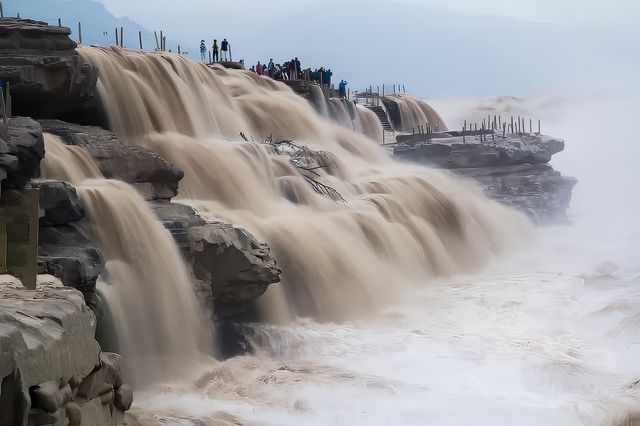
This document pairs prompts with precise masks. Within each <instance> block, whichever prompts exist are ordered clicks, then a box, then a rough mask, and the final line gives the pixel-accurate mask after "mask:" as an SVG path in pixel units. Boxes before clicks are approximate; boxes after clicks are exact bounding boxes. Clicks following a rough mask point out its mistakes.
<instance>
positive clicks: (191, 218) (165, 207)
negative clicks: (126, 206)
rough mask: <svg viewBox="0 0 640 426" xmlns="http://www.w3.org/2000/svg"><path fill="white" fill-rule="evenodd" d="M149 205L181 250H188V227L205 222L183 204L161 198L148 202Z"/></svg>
mask: <svg viewBox="0 0 640 426" xmlns="http://www.w3.org/2000/svg"><path fill="white" fill-rule="evenodd" d="M149 207H150V208H151V210H152V211H153V212H154V213H155V215H156V217H157V218H158V220H159V221H160V222H162V224H163V225H164V227H165V228H166V229H167V230H169V232H171V235H172V236H173V238H174V239H175V240H176V243H177V244H178V246H179V247H180V248H181V249H182V250H185V249H186V250H187V251H188V249H189V248H190V242H189V237H188V231H189V228H193V227H196V226H203V225H205V224H206V223H207V222H206V221H205V220H204V219H203V218H202V217H201V216H199V215H198V214H197V213H196V211H195V210H194V209H193V208H191V207H189V206H186V205H184V204H179V203H170V202H168V201H165V200H161V201H151V202H149Z"/></svg>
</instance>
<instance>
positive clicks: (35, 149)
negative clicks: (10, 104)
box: [0, 117, 44, 194]
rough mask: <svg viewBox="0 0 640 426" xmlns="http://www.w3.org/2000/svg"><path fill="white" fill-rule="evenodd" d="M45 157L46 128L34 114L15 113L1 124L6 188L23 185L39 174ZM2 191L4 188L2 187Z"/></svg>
mask: <svg viewBox="0 0 640 426" xmlns="http://www.w3.org/2000/svg"><path fill="white" fill-rule="evenodd" d="M43 158H44V140H43V138H42V129H41V127H40V124H38V122H37V121H35V120H32V119H30V118H24V117H14V118H12V119H11V120H9V123H8V125H7V126H4V125H2V124H0V184H1V187H2V189H15V188H22V187H24V186H25V185H26V183H27V182H28V181H29V180H30V179H32V178H34V177H36V176H37V174H38V167H39V166H40V161H41V160H42V159H43ZM0 194H1V190H0Z"/></svg>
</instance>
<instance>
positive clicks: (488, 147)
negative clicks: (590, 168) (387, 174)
mask: <svg viewBox="0 0 640 426" xmlns="http://www.w3.org/2000/svg"><path fill="white" fill-rule="evenodd" d="M476 133H477V132H476ZM397 139H398V145H397V146H396V147H395V148H394V150H393V154H394V156H395V157H397V158H399V159H402V160H409V161H415V162H419V163H423V164H428V165H430V166H435V167H439V168H444V169H449V170H452V171H453V172H454V173H456V174H458V175H461V176H466V177H469V178H472V179H474V180H475V181H477V182H478V183H480V184H481V185H482V187H483V188H484V191H485V193H486V194H487V195H488V196H489V197H491V198H493V199H495V200H497V201H499V202H501V203H503V204H506V205H509V206H511V207H514V208H517V209H519V210H521V211H523V212H525V213H526V214H527V215H529V217H531V218H532V219H533V220H534V221H535V222H536V223H539V224H550V223H557V222H563V221H566V212H567V209H568V208H569V204H570V202H571V191H572V190H573V187H574V186H575V185H576V183H577V181H576V180H575V179H573V178H570V177H565V176H562V175H561V174H560V173H559V172H557V171H555V170H554V169H553V168H552V167H551V166H550V165H548V164H547V163H548V162H549V161H550V160H551V157H552V156H553V155H554V154H557V153H559V152H561V151H562V150H563V149H564V141H563V140H561V139H557V138H551V137H548V136H544V135H535V134H510V135H505V137H504V138H503V137H502V135H495V134H494V135H491V134H490V133H489V134H487V135H485V136H484V137H483V138H481V137H480V136H479V135H477V136H473V135H468V136H466V137H464V138H463V137H462V136H459V135H458V134H457V133H456V132H451V133H445V134H437V135H435V138H432V139H429V140H426V139H425V135H422V134H420V135H418V134H416V135H401V136H398V138H397Z"/></svg>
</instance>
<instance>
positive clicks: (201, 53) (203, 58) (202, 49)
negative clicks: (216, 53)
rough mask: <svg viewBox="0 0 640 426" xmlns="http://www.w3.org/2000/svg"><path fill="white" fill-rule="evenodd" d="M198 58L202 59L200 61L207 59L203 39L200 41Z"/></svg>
mask: <svg viewBox="0 0 640 426" xmlns="http://www.w3.org/2000/svg"><path fill="white" fill-rule="evenodd" d="M200 59H202V62H204V61H205V60H206V59H207V45H206V44H205V43H204V40H202V41H201V42H200Z"/></svg>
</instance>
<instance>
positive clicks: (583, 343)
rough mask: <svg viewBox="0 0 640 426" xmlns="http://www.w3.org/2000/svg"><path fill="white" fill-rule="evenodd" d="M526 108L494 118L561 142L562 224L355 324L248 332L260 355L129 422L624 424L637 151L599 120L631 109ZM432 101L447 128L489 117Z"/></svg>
mask: <svg viewBox="0 0 640 426" xmlns="http://www.w3.org/2000/svg"><path fill="white" fill-rule="evenodd" d="M522 102H523V101H522V100H520V101H518V102H517V103H516V104H515V105H514V104H513V103H508V105H507V109H506V111H511V112H512V113H515V114H518V113H519V112H522V114H523V115H524V114H526V113H531V112H532V111H535V112H538V113H541V114H542V116H543V117H544V119H545V120H544V121H543V125H544V123H546V125H548V126H549V128H548V129H547V131H548V132H549V133H553V134H560V135H563V136H565V137H566V141H567V146H568V149H567V152H566V153H564V154H563V155H562V156H560V157H559V158H558V159H557V160H556V161H555V165H556V166H557V167H558V168H560V169H561V170H562V171H563V172H565V173H566V174H568V175H574V176H577V177H578V178H579V179H580V183H579V185H578V187H576V190H575V192H574V200H573V208H572V210H571V212H570V213H571V221H572V224H571V225H570V226H562V227H550V228H542V229H539V230H537V231H535V232H534V233H533V234H532V235H531V236H530V237H529V239H528V240H527V241H526V243H525V245H524V246H522V247H520V248H519V249H518V250H515V251H513V252H511V253H510V254H508V255H506V256H504V257H502V258H501V259H499V260H497V261H495V262H493V263H492V264H491V265H489V266H488V267H487V268H486V269H485V270H483V271H482V272H480V273H477V274H473V275H462V276H457V277H455V278H450V279H441V280H438V281H436V282H434V281H433V280H430V281H429V282H428V283H426V282H425V283H421V284H423V285H420V286H418V287H419V288H416V289H415V290H414V291H413V292H412V293H411V294H410V295H408V296H407V297H406V299H405V300H404V301H402V302H400V303H397V304H395V305H394V306H392V307H389V308H387V309H384V310H382V311H381V312H379V313H378V314H377V315H375V316H374V317H372V318H367V319H366V320H360V321H352V322H348V323H344V322H341V323H322V324H321V323H317V322H314V321H311V320H299V321H297V322H295V323H294V324H291V325H288V326H280V327H276V326H270V325H255V326H254V331H255V338H254V344H255V347H256V349H257V355H255V356H246V357H239V358H234V359H231V360H227V361H224V362H221V363H215V364H212V365H210V366H203V371H202V374H201V375H200V376H199V377H198V378H196V379H194V380H193V381H190V382H185V383H183V384H173V385H167V386H163V387H158V388H155V389H153V390H152V391H150V392H147V393H145V394H144V395H140V396H139V397H138V414H139V415H140V420H142V421H143V422H147V423H154V422H156V421H159V420H160V419H162V421H166V422H168V423H174V422H175V423H176V424H212V423H214V424H215V423H219V424H236V423H238V424H266V425H271V424H317V425H326V424H349V425H353V424H356V425H358V424H361V425H365V424H366V425H372V424H376V425H377V424H380V425H386V424H434V425H445V424H446V425H449V424H460V425H462V424H464V425H468V424H505V425H513V424H528V425H539V424H558V425H571V424H576V425H577V424H594V425H597V424H617V423H618V422H620V424H628V423H626V421H625V416H627V415H628V414H629V413H630V412H631V413H633V412H634V408H636V407H638V403H639V401H638V396H639V393H640V389H638V385H637V384H636V381H637V380H638V379H639V378H640V363H638V359H640V358H639V357H640V331H639V328H640V307H639V304H638V300H639V297H640V250H639V249H638V247H640V226H639V225H638V222H637V217H639V216H638V215H639V214H640V203H639V201H638V198H637V196H634V194H637V193H638V192H637V189H636V188H635V184H636V183H637V182H638V177H639V176H638V173H637V172H632V170H633V168H634V165H633V161H634V159H635V158H638V157H637V154H638V153H639V152H640V150H639V149H638V147H634V146H633V145H631V144H630V143H629V140H628V138H626V137H625V134H624V132H622V131H615V130H612V129H611V128H607V129H605V128H603V127H602V126H601V124H600V123H601V122H602V121H601V120H603V119H607V118H610V119H611V120H613V119H614V117H615V120H623V119H624V117H625V113H624V112H623V111H625V110H627V111H630V110H631V109H629V108H628V105H629V104H628V103H626V102H623V101H620V100H614V99H583V100H581V101H580V102H575V101H568V100H566V99H553V100H549V99H545V100H544V102H543V101H542V100H540V99H535V100H527V101H525V105H521V103H522ZM434 105H435V106H436V107H438V108H439V110H440V111H441V112H442V113H443V115H444V117H445V119H449V120H450V122H453V123H455V122H456V121H457V120H458V119H460V118H463V117H470V116H473V114H474V113H476V111H477V114H478V116H479V117H483V116H484V115H485V114H486V109H483V108H482V107H487V106H491V107H492V108H496V110H497V111H500V108H501V106H500V105H501V102H499V101H498V100H495V99H491V100H486V99H482V100H477V99H473V100H455V101H451V100H442V101H440V102H434ZM596 118H597V119H596ZM634 154H635V156H634ZM419 284H420V283H419Z"/></svg>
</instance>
